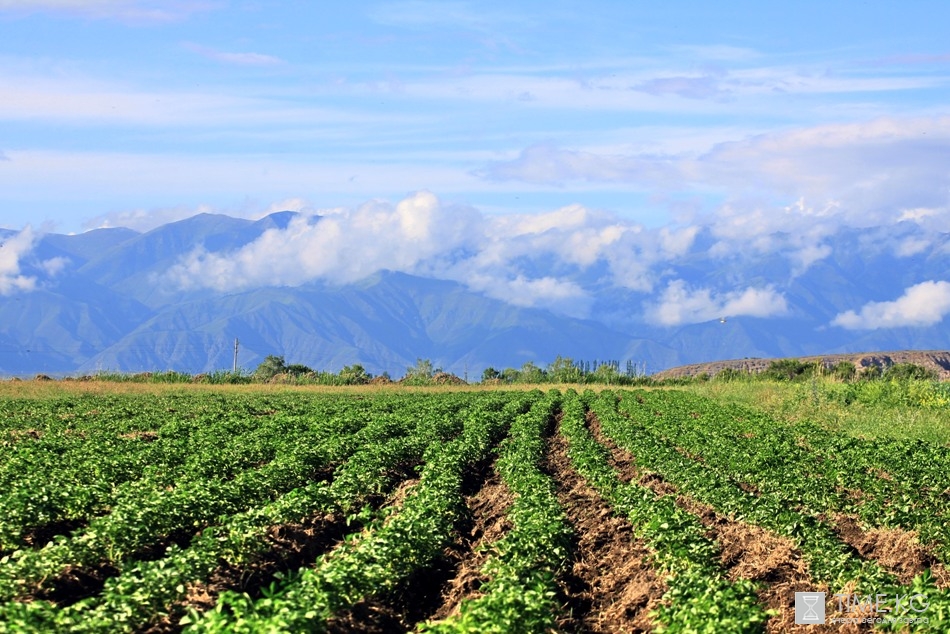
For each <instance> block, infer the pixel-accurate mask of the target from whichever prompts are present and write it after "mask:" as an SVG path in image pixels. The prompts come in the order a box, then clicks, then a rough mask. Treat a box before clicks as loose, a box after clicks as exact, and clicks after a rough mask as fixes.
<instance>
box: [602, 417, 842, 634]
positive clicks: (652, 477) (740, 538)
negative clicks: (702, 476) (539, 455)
mask: <svg viewBox="0 0 950 634" xmlns="http://www.w3.org/2000/svg"><path fill="white" fill-rule="evenodd" d="M587 424H588V427H589V429H590V431H591V434H592V435H593V436H594V437H595V439H596V440H597V441H598V442H599V443H601V444H602V445H604V446H605V447H606V448H607V449H608V450H609V451H610V454H611V459H610V460H611V463H612V464H613V466H614V467H615V468H617V469H618V470H619V471H621V474H622V475H621V477H622V478H623V479H624V480H625V481H630V480H633V479H636V480H637V482H638V484H640V485H641V486H645V487H648V488H650V489H651V490H652V491H653V492H654V493H656V494H657V495H675V496H676V504H677V505H678V506H680V507H682V508H683V509H685V510H687V511H689V512H690V513H692V514H694V515H696V517H697V518H698V519H699V521H700V522H702V524H703V525H704V526H706V527H707V528H709V532H708V533H707V537H709V539H711V540H713V541H715V542H716V543H717V544H719V546H720V548H721V552H720V560H721V562H722V565H723V568H725V569H726V570H727V571H728V574H729V578H730V579H732V580H737V579H749V580H751V581H758V582H761V583H762V589H761V590H760V591H759V593H758V596H759V600H760V602H761V603H762V605H763V606H764V607H765V609H767V610H772V611H774V612H775V614H774V616H772V617H771V618H770V619H769V621H768V623H767V624H766V631H767V632H769V633H770V634H781V633H784V632H795V633H801V634H805V633H806V632H826V631H827V632H830V631H834V632H850V631H858V630H857V629H856V626H853V627H852V626H849V625H843V626H838V625H835V626H831V625H828V626H821V625H796V624H795V593H796V592H816V591H818V592H821V591H827V589H826V588H823V587H816V584H815V583H814V582H813V581H812V580H811V577H810V576H809V573H808V566H807V564H806V563H805V562H804V561H803V560H802V558H801V553H800V552H799V551H798V549H797V548H796V547H795V545H794V543H793V542H792V541H791V540H789V539H787V538H785V537H781V536H779V535H776V534H774V533H771V532H770V531H767V530H765V529H763V528H761V527H759V526H755V525H753V524H747V523H745V522H740V521H736V520H735V519H732V518H729V517H726V516H724V515H721V514H719V513H717V512H716V511H715V510H714V509H713V508H712V507H711V506H708V505H706V504H703V503H701V502H699V501H697V500H695V499H693V498H691V497H689V496H686V495H682V494H680V493H679V492H678V490H677V489H676V487H675V486H673V485H672V484H670V483H669V482H666V481H665V480H663V478H661V477H660V476H659V475H657V474H654V473H647V474H645V475H643V476H640V477H637V470H636V466H635V464H634V459H633V456H632V455H630V453H629V452H628V451H626V450H624V449H622V448H620V447H618V446H617V445H616V444H615V443H614V442H613V441H612V440H611V439H610V438H608V437H607V436H605V435H604V434H603V431H602V429H601V426H600V421H599V420H598V419H597V416H596V415H595V414H594V413H593V412H588V414H587ZM828 596H829V599H830V600H829V602H828V609H827V610H826V613H827V614H831V613H832V611H831V604H832V601H833V597H832V595H831V593H829V594H828ZM842 628H844V629H842ZM847 628H852V629H847Z"/></svg>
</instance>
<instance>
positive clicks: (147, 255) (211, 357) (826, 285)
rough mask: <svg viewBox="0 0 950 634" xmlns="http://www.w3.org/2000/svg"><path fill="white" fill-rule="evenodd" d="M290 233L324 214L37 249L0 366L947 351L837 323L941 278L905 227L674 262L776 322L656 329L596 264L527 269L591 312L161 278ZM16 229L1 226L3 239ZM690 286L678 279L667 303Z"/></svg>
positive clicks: (61, 369) (412, 282)
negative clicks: (769, 309) (813, 249)
mask: <svg viewBox="0 0 950 634" xmlns="http://www.w3.org/2000/svg"><path fill="white" fill-rule="evenodd" d="M296 222H306V223H309V225H310V226H311V227H312V228H314V229H315V230H316V231H320V230H321V229H320V228H321V227H322V226H323V224H322V222H323V221H322V220H321V219H320V218H317V217H313V218H309V219H302V218H301V217H299V216H298V215H297V214H295V213H293V212H280V213H277V214H272V215H270V216H268V217H266V218H263V219H261V220H258V221H251V220H245V219H238V218H230V217H227V216H221V215H210V214H202V215H198V216H195V217H192V218H189V219H186V220H182V221H179V222H174V223H170V224H166V225H164V226H161V227H158V228H156V229H154V230H151V231H148V232H145V233H139V232H136V231H132V230H129V229H121V228H116V229H99V230H96V231H90V232H88V233H83V234H79V235H56V234H47V235H44V236H42V237H39V238H37V239H36V240H35V244H33V246H32V249H31V250H30V251H29V253H26V252H24V254H23V255H21V257H20V258H19V260H18V261H17V263H16V264H17V266H16V268H15V269H11V270H10V271H8V272H7V273H6V275H7V278H6V279H7V280H8V282H7V283H8V285H11V289H10V290H9V291H8V292H6V293H5V294H0V373H2V374H7V375H9V374H21V375H22V374H32V373H36V372H45V373H50V374H67V373H80V372H81V373H88V372H94V371H96V370H116V371H128V372H135V371H145V370H164V369H175V370H181V371H187V372H202V371H210V370H216V369H228V368H230V367H231V364H232V360H233V346H234V340H235V339H238V340H239V341H240V355H239V364H240V365H241V366H242V367H244V368H246V369H253V368H254V367H255V366H256V365H257V364H258V363H259V362H260V361H261V360H262V359H263V358H264V357H265V356H267V355H270V354H280V355H284V356H285V358H286V359H287V361H288V362H290V363H303V364H306V365H309V366H311V367H314V368H318V369H326V370H332V371H337V370H339V369H340V368H341V367H342V366H343V365H347V364H352V363H362V364H363V365H365V366H366V368H367V369H368V370H369V371H370V372H372V373H380V372H383V371H388V372H390V373H391V374H393V375H396V376H401V374H402V373H403V372H404V371H405V369H406V367H408V366H410V365H413V364H414V363H415V361H416V360H417V359H418V358H428V359H431V360H432V361H433V363H435V364H436V365H439V366H442V367H444V368H445V369H446V370H449V371H452V372H455V373H456V374H459V375H463V374H467V375H468V376H469V377H470V378H477V377H479V376H480V375H481V372H482V370H483V369H484V368H485V367H487V366H489V365H491V366H494V367H496V368H499V369H501V368H504V367H520V366H521V365H522V364H523V363H525V362H527V361H533V362H536V363H538V364H541V365H544V364H546V363H549V362H550V361H552V360H553V359H554V358H555V357H556V356H557V355H562V356H569V357H572V358H574V359H583V360H594V359H601V360H605V359H617V360H620V361H625V360H627V359H630V360H633V361H634V362H636V363H637V364H638V366H640V367H644V366H645V367H646V368H647V370H648V371H651V372H653V371H659V370H662V369H665V368H669V367H672V366H675V365H680V364H685V363H694V362H702V361H709V360H715V359H725V358H743V357H776V356H804V355H813V354H821V353H834V352H853V351H864V350H875V349H879V350H895V349H904V348H910V349H940V348H950V332H948V329H947V328H946V321H947V320H946V319H944V320H942V321H938V322H937V323H932V324H929V325H925V326H900V325H896V326H893V327H887V328H875V327H873V325H872V326H870V327H862V328H854V329H845V328H841V327H838V326H835V325H833V322H834V320H835V319H836V317H837V316H840V315H841V314H843V313H844V312H845V311H855V310H858V309H860V308H861V307H862V306H865V305H868V304H869V302H888V301H893V300H895V298H897V297H900V296H901V294H902V293H905V291H906V290H907V289H908V288H910V287H912V286H913V285H915V284H918V283H920V282H921V281H922V280H941V279H943V278H944V277H946V276H947V274H948V271H950V236H947V235H946V234H939V235H929V236H927V240H928V241H927V243H926V247H925V248H924V247H918V246H915V245H916V243H914V242H913V241H914V240H917V239H918V237H917V234H916V233H915V231H917V229H916V228H915V227H914V226H912V225H906V226H905V225H904V224H903V223H902V224H899V225H895V227H896V228H892V229H891V235H889V239H890V242H891V243H893V242H894V238H895V235H894V233H895V232H896V233H897V234H898V235H897V237H898V238H901V239H906V240H907V241H908V242H907V243H908V244H910V245H911V246H910V247H908V249H909V252H907V253H902V254H895V253H894V252H893V249H890V250H889V249H886V248H883V247H878V246H876V245H878V242H879V241H878V238H879V235H878V234H877V233H876V232H877V231H878V230H877V229H867V230H858V229H842V230H841V231H840V232H839V233H838V234H837V235H835V236H833V237H831V238H828V239H826V240H825V243H824V244H825V245H826V247H827V248H828V250H829V252H828V253H825V254H824V255H823V257H819V258H817V259H816V260H815V261H814V262H809V263H808V266H805V267H802V270H794V268H793V267H790V266H789V264H788V259H787V258H784V257H780V256H778V255H769V254H768V253H764V254H756V253H751V254H749V253H737V254H735V256H731V255H727V256H723V255H722V254H718V255H716V256H715V257H712V256H711V255H710V254H709V249H711V248H712V245H713V242H714V241H713V240H712V238H711V237H710V236H708V235H704V234H700V235H698V236H697V237H696V239H695V241H694V243H693V245H692V247H691V248H690V249H689V251H688V252H686V253H685V254H683V255H681V256H679V257H677V258H676V259H675V260H671V261H670V262H669V263H668V264H667V265H666V274H667V276H668V278H669V279H676V280H680V281H681V282H682V283H683V284H684V286H683V288H686V287H687V286H689V287H690V288H732V287H735V288H749V287H755V288H765V289H769V290H768V292H770V293H773V295H774V297H772V296H767V297H766V298H765V299H766V300H770V301H772V300H774V301H778V299H776V298H778V297H779V295H780V296H781V302H783V304H782V306H781V307H782V310H780V311H773V312H774V313H775V314H773V315H771V316H763V317H755V316H751V314H745V315H743V314H739V315H729V314H724V315H721V317H722V318H723V319H719V317H720V316H719V315H716V316H710V317H708V318H706V319H705V320H704V321H699V323H693V322H696V321H697V319H695V318H693V319H679V320H677V319H667V320H666V322H664V321H663V318H656V319H652V320H651V319H649V318H647V317H646V316H648V315H649V314H651V313H650V311H651V310H654V308H651V306H653V303H655V302H656V291H654V294H653V295H650V294H648V293H647V291H646V290H642V289H641V290H637V289H636V288H630V287H620V286H617V285H616V284H614V283H611V282H609V281H605V280H607V279H608V276H607V275H606V273H605V272H604V270H602V267H601V268H599V266H598V265H596V264H595V265H591V266H588V267H586V268H583V269H581V268H578V267H575V268H573V269H572V268H571V267H570V266H566V265H564V264H563V263H559V262H557V261H554V260H553V259H549V260H545V259H543V258H539V259H537V260H533V261H526V262H525V263H524V267H525V270H527V271H529V273H531V274H533V275H535V276H536V277H539V278H540V277H543V276H544V275H545V274H547V275H552V273H551V271H556V273H557V275H559V276H561V277H563V278H564V279H568V280H571V281H572V283H573V284H575V285H577V286H578V287H581V288H584V289H585V290H586V292H588V293H589V294H590V296H591V298H592V303H591V309H590V312H589V317H588V318H587V319H580V318H577V317H570V316H566V315H564V314H561V313H557V312H554V311H552V310H548V309H542V308H527V307H523V306H516V305H513V304H511V303H506V302H505V301H502V300H500V299H492V298H491V297H488V296H486V295H485V294H483V293H480V292H476V291H475V290H472V289H471V287H470V286H467V285H466V284H464V283H462V282H460V281H449V280H445V279H435V278H434V277H433V274H432V273H429V274H428V275H425V276H423V275H420V274H415V275H410V274H406V273H398V272H391V271H378V272H375V273H372V274H370V275H369V276H368V277H365V278H364V279H361V280H358V281H356V282H351V283H347V284H331V283H329V282H326V281H320V280H319V279H317V280H316V281H309V282H306V283H303V284H301V285H297V286H267V285H263V286H262V285H260V284H256V285H254V286H253V287H248V288H240V287H238V288H235V289H232V290H228V291H224V290H215V289H214V288H206V287H200V286H194V285H193V286H190V287H180V286H176V285H175V284H173V283H170V282H169V279H168V278H167V276H165V274H166V272H167V271H168V270H169V269H171V268H172V267H175V266H178V265H180V264H181V263H182V262H184V261H186V259H187V258H189V257H195V254H196V253H197V254H222V255H225V256H228V257H231V256H232V255H233V254H237V253H240V252H241V251H240V250H241V249H242V248H244V247H247V246H248V245H253V244H255V241H258V240H260V239H261V238H262V236H264V234H265V233H266V232H272V233H271V234H268V235H271V236H272V237H273V236H277V237H278V238H280V239H283V237H284V233H281V232H286V231H287V230H288V228H289V227H291V226H292V224H293V223H296ZM900 232H906V236H904V235H903V234H901V233H900ZM16 235H17V234H16V232H12V231H8V230H4V231H2V232H0V239H2V240H13V239H15V236H16ZM921 244H923V243H921ZM532 267H533V269H532ZM558 267H560V268H558ZM2 275H3V271H0V276H2ZM3 279H4V278H2V277H0V281H2V280H3ZM10 280H20V282H18V283H17V284H18V285H17V284H14V283H13V282H10ZM23 280H29V281H28V282H27V281H23ZM679 288H680V287H677V286H675V285H674V284H670V286H669V287H668V288H667V289H666V290H667V292H668V294H671V295H669V297H673V296H674V295H675V292H676V291H677V290H678V289H679ZM669 297H668V298H667V299H669ZM723 297H725V295H723ZM674 299H675V298H674ZM760 299H761V298H760ZM670 301H672V300H670ZM736 301H738V302H740V303H741V298H740V299H737V300H736ZM651 302H653V303H651ZM668 303H669V302H668ZM723 305H724V306H725V305H728V303H725V304H723ZM657 314H659V313H657ZM752 314H754V313H752ZM645 315H646V316H645ZM865 317H866V316H865ZM664 324H665V325H664Z"/></svg>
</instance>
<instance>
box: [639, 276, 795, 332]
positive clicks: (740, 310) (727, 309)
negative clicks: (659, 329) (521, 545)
mask: <svg viewBox="0 0 950 634" xmlns="http://www.w3.org/2000/svg"><path fill="white" fill-rule="evenodd" d="M787 310H788V306H787V304H786V301H785V297H784V296H783V295H782V294H781V293H779V292H777V291H776V290H775V289H773V288H771V287H765V288H752V287H750V288H746V289H744V290H735V291H728V292H726V293H716V292H715V291H713V290H711V289H708V288H698V289H692V288H689V287H688V286H687V284H686V282H685V281H683V280H672V281H670V282H669V283H668V284H667V286H666V289H665V290H664V291H663V293H662V294H661V295H660V298H659V301H658V302H656V303H648V304H647V306H646V317H647V320H648V321H650V322H652V323H655V324H659V325H661V326H678V325H682V324H695V323H701V322H704V321H711V320H713V319H716V318H719V317H737V316H748V317H773V316H776V315H782V314H784V313H785V312H787Z"/></svg>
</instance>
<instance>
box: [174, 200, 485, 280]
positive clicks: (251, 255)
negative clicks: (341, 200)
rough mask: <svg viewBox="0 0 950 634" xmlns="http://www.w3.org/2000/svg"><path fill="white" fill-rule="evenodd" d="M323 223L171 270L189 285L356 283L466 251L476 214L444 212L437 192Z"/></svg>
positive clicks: (344, 212)
mask: <svg viewBox="0 0 950 634" xmlns="http://www.w3.org/2000/svg"><path fill="white" fill-rule="evenodd" d="M321 213H322V214H323V217H322V218H321V219H320V220H319V222H316V223H314V222H312V219H311V218H310V217H307V216H300V217H297V218H295V219H294V220H293V221H291V223H290V224H289V226H288V227H287V228H286V229H283V230H278V229H273V230H270V231H267V232H265V233H264V234H263V235H262V236H261V237H260V238H259V239H258V240H256V241H254V242H253V243H251V244H249V245H247V246H246V247H244V248H242V249H240V250H239V251H237V252H235V253H229V254H224V255H222V254H214V253H205V252H202V251H196V252H195V253H192V254H191V255H190V256H189V257H188V258H187V259H186V260H185V261H183V262H181V263H180V264H179V265H178V266H176V267H175V268H174V269H172V270H171V271H170V272H169V275H170V276H171V278H172V279H173V280H175V281H176V282H177V283H178V284H179V285H181V286H182V287H185V288H188V287H210V288H215V289H219V290H225V289H235V288H249V287H254V286H264V285H270V284H278V285H286V286H293V285H298V284H302V283H304V282H307V281H310V280H313V279H319V278H326V279H332V280H333V281H336V282H340V283H346V282H352V281H355V280H358V279H361V278H363V277H366V276H367V275H370V274H371V273H373V272H375V271H378V270H380V269H393V270H400V271H407V272H408V271H414V270H417V267H419V266H421V265H422V264H423V263H424V262H425V263H430V264H431V262H432V261H433V260H434V259H435V258H437V256H439V255H441V254H443V253H448V252H451V250H453V249H456V248H464V247H465V246H466V243H467V242H468V240H469V236H472V235H477V234H478V233H479V232H478V231H470V230H469V225H470V223H471V222H477V218H476V217H475V216H474V214H473V210H471V209H469V208H465V207H449V208H447V207H444V206H442V205H441V204H440V203H439V201H438V199H437V198H436V197H435V196H434V195H432V194H431V193H429V192H420V193H418V194H415V195H413V196H410V197H408V198H406V199H405V200H403V201H401V202H400V203H399V204H397V205H395V206H393V205H390V204H388V203H385V202H382V201H372V202H369V203H366V204H364V205H361V206H359V207H357V208H355V209H339V210H325V211H323V212H321Z"/></svg>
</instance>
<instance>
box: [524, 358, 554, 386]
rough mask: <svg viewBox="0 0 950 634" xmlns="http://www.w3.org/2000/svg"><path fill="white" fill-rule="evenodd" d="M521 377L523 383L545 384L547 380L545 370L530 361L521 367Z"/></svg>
mask: <svg viewBox="0 0 950 634" xmlns="http://www.w3.org/2000/svg"><path fill="white" fill-rule="evenodd" d="M520 375H521V376H520V378H521V382H522V383H544V379H545V378H547V376H546V374H545V372H544V370H542V369H541V368H539V367H538V366H536V365H535V364H533V363H531V362H530V361H527V362H526V363H525V364H524V365H522V366H521V372H520Z"/></svg>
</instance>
